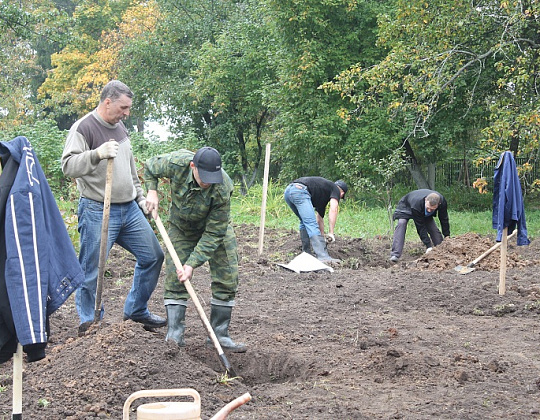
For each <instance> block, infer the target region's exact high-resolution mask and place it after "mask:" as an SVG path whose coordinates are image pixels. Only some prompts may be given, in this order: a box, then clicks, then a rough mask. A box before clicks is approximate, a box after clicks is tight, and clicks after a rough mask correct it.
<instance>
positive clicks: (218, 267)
mask: <svg viewBox="0 0 540 420" xmlns="http://www.w3.org/2000/svg"><path fill="white" fill-rule="evenodd" d="M169 236H170V238H171V242H172V243H173V245H174V249H175V250H176V252H177V254H178V257H179V258H180V261H181V262H182V264H184V263H185V261H187V259H188V257H189V255H190V254H191V252H192V251H193V249H194V248H195V246H196V245H197V242H198V241H199V239H200V238H201V236H202V233H198V232H186V231H182V230H180V229H178V227H176V226H173V225H171V226H170V228H169ZM208 264H209V265H210V275H211V277H212V284H211V289H212V297H213V298H214V299H218V300H221V301H225V302H229V301H232V300H234V297H235V296H236V291H237V290H238V252H237V245H236V235H235V233H234V229H233V227H232V226H231V225H229V226H228V228H227V233H226V235H225V238H224V239H223V242H222V243H221V244H220V245H219V246H218V247H217V249H216V251H215V252H214V255H213V256H212V258H210V260H208ZM165 275H166V277H165V295H164V298H165V299H181V300H188V298H189V294H188V292H187V290H186V288H185V286H184V285H183V284H182V283H181V282H180V281H179V280H178V276H177V275H176V267H175V266H174V262H173V261H172V258H171V256H170V255H169V254H167V256H166V260H165Z"/></svg>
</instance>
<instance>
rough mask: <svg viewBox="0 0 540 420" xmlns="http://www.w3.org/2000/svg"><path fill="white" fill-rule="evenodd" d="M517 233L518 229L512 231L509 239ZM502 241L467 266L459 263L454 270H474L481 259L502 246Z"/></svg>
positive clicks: (462, 271) (466, 271) (461, 271)
mask: <svg viewBox="0 0 540 420" xmlns="http://www.w3.org/2000/svg"><path fill="white" fill-rule="evenodd" d="M516 233H517V229H516V230H514V232H512V234H511V235H508V239H510V238H511V237H512V236H514V235H515V234H516ZM500 246H501V242H497V243H496V244H495V245H493V246H492V247H491V248H489V249H488V250H487V251H486V252H484V253H483V254H482V255H480V256H479V257H478V258H476V259H475V260H474V261H472V262H470V263H469V264H467V265H466V266H465V267H464V266H462V265H458V266H457V267H454V270H456V271H457V272H458V273H459V274H467V273H470V272H471V271H474V270H475V268H474V266H475V265H476V264H478V263H479V262H480V261H482V260H483V259H484V258H486V257H487V256H488V255H489V254H491V253H492V252H493V251H495V250H496V249H498V248H500Z"/></svg>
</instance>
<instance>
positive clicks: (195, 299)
mask: <svg viewBox="0 0 540 420" xmlns="http://www.w3.org/2000/svg"><path fill="white" fill-rule="evenodd" d="M154 220H155V221H156V226H157V227H158V230H159V233H160V234H161V237H162V238H163V242H165V246H166V247H167V250H168V251H169V254H171V258H172V260H173V262H174V265H175V267H176V269H177V270H178V271H180V272H183V271H184V267H183V266H182V263H181V262H180V258H178V254H177V253H176V250H175V249H174V246H173V244H172V242H171V239H170V238H169V234H168V233H167V230H165V226H163V223H162V222H161V219H160V218H159V216H158V215H157V214H155V217H154ZM184 286H185V287H186V289H187V291H188V293H189V296H190V297H191V300H192V301H193V303H194V304H195V308H196V309H197V312H198V314H199V317H200V318H201V321H202V323H203V325H204V327H205V328H206V331H207V332H208V336H209V337H210V339H211V340H212V343H213V344H214V347H215V348H216V350H217V353H218V356H219V359H220V360H221V363H223V366H224V367H225V369H226V372H227V374H228V375H229V377H236V376H237V375H236V372H235V371H234V369H233V368H232V366H231V364H230V363H229V361H228V360H227V357H226V356H225V353H224V352H223V349H222V348H221V344H219V340H218V338H217V337H216V333H215V332H214V330H213V328H212V326H211V325H210V322H209V321H208V318H207V317H206V314H205V313H204V309H203V307H202V305H201V302H199V298H198V297H197V294H196V293H195V290H194V289H193V286H192V285H191V283H190V281H189V280H186V281H185V282H184Z"/></svg>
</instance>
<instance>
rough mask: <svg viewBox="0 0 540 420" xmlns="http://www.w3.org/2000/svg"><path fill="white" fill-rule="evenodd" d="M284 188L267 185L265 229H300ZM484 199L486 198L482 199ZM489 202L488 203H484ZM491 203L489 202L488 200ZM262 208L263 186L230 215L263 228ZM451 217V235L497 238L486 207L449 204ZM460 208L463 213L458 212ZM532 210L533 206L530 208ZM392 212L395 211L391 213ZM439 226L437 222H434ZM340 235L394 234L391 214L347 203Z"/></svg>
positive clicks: (235, 201) (532, 215) (539, 213)
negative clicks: (465, 234)
mask: <svg viewBox="0 0 540 420" xmlns="http://www.w3.org/2000/svg"><path fill="white" fill-rule="evenodd" d="M284 191H285V187H284V186H278V185H275V184H271V185H269V186H268V194H267V199H266V215H265V227H268V228H283V229H298V219H297V217H296V216H295V215H294V213H293V212H292V211H291V210H290V209H289V207H288V206H287V204H286V203H285V200H284V198H283V192H284ZM483 199H484V198H483ZM484 201H486V200H484ZM486 203H489V201H486ZM261 205H262V187H260V186H255V187H253V188H251V189H250V190H249V193H248V194H247V195H245V196H240V195H239V194H238V193H237V194H235V195H234V196H233V198H232V201H231V213H232V218H233V221H234V223H235V224H242V223H247V224H253V225H256V226H260V222H261ZM448 206H449V209H448V215H449V218H450V233H451V235H452V236H455V235H462V234H464V233H468V232H473V233H477V234H479V235H495V234H496V231H495V230H494V229H493V228H492V227H491V218H492V209H491V207H490V205H488V204H486V206H485V207H486V208H485V210H481V211H479V210H474V211H472V210H463V208H464V207H465V206H462V205H459V206H452V202H450V201H449V205H448ZM455 207H457V208H458V209H460V210H457V209H455ZM531 207H532V206H531ZM391 212H393V209H392V210H391ZM525 217H526V220H527V231H528V235H529V239H533V238H536V237H538V235H539V234H540V210H538V209H536V208H535V209H532V210H529V209H528V208H527V204H526V207H525ZM435 220H436V221H437V223H438V219H435ZM325 227H328V217H327V215H326V216H325ZM335 230H336V234H337V235H338V236H348V237H355V238H374V237H378V236H385V235H388V236H389V235H391V234H392V233H393V228H392V227H391V225H390V221H389V216H388V212H387V210H386V209H384V208H382V207H368V206H367V205H366V204H363V203H362V202H359V201H353V200H346V201H343V202H341V204H340V206H339V215H338V220H337V224H336V229H335ZM406 238H407V240H417V239H418V235H417V234H416V229H415V227H414V224H413V223H412V222H411V223H409V227H408V229H407V237H406Z"/></svg>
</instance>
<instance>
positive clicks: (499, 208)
mask: <svg viewBox="0 0 540 420" xmlns="http://www.w3.org/2000/svg"><path fill="white" fill-rule="evenodd" d="M493 179H494V184H493V229H497V242H500V241H501V239H502V233H503V229H504V228H505V227H507V228H508V234H511V233H512V232H513V231H514V229H515V228H516V227H517V230H518V234H517V244H518V245H529V243H530V241H529V238H528V237H527V224H526V222H525V207H524V205H523V194H522V192H521V183H520V181H519V176H518V173H517V169H516V161H515V160H514V156H513V155H512V152H503V153H502V154H501V157H500V159H499V162H498V163H497V166H496V168H495V174H494V176H493Z"/></svg>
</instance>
